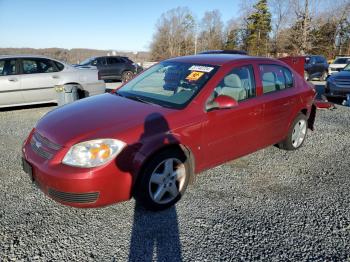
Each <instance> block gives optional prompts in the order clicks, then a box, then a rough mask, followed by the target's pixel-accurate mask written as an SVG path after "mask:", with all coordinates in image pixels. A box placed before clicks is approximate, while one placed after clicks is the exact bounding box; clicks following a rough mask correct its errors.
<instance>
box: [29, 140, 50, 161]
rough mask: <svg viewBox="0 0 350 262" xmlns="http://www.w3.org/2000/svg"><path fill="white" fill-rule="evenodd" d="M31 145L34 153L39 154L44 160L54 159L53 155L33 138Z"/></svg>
mask: <svg viewBox="0 0 350 262" xmlns="http://www.w3.org/2000/svg"><path fill="white" fill-rule="evenodd" d="M30 145H31V146H32V149H33V151H34V152H35V153H37V154H38V155H39V156H41V157H42V158H45V159H51V158H52V157H53V154H51V153H50V152H47V151H46V150H45V149H44V148H42V147H41V146H39V144H38V143H36V141H35V140H34V139H33V138H32V140H30Z"/></svg>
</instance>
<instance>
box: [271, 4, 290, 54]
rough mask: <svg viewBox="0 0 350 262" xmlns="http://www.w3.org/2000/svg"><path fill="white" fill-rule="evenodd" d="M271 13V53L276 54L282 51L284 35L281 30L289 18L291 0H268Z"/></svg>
mask: <svg viewBox="0 0 350 262" xmlns="http://www.w3.org/2000/svg"><path fill="white" fill-rule="evenodd" d="M269 6H270V10H271V15H272V20H271V24H272V53H273V54H274V55H275V56H276V55H279V53H281V52H282V49H283V42H284V39H285V38H284V35H282V34H281V30H283V29H285V28H286V26H287V25H288V22H289V20H290V19H291V17H290V15H289V13H290V8H291V0H269Z"/></svg>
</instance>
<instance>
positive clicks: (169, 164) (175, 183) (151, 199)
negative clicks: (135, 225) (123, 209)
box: [134, 150, 190, 211]
mask: <svg viewBox="0 0 350 262" xmlns="http://www.w3.org/2000/svg"><path fill="white" fill-rule="evenodd" d="M139 176H140V177H139V179H138V181H137V182H136V185H135V189H134V196H135V199H136V201H137V202H139V203H141V205H143V206H144V207H145V208H147V209H149V210H153V211H156V210H163V209H166V208H168V207H170V206H172V205H174V204H175V203H176V202H177V201H179V200H180V198H181V196H182V195H183V194H184V193H185V190H186V188H187V185H188V181H189V177H190V167H189V163H188V160H187V158H186V156H185V154H184V153H183V152H181V150H166V151H163V152H161V153H159V154H158V155H156V156H155V157H153V158H152V159H151V160H150V161H149V162H148V163H147V164H146V166H145V168H144V169H143V172H142V173H141V174H140V175H139Z"/></svg>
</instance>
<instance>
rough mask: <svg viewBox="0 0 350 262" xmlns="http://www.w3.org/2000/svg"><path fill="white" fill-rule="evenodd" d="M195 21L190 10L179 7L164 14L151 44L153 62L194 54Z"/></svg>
mask: <svg viewBox="0 0 350 262" xmlns="http://www.w3.org/2000/svg"><path fill="white" fill-rule="evenodd" d="M194 30H195V21H194V18H193V15H192V13H191V12H190V10H189V9H188V8H185V7H178V8H175V9H171V10H169V11H167V12H166V13H164V14H162V15H161V17H160V19H159V21H158V23H157V25H156V32H155V35H154V38H153V42H152V44H151V57H152V59H153V60H162V59H165V58H168V57H174V56H180V55H187V54H192V53H193V52H194V37H193V36H194Z"/></svg>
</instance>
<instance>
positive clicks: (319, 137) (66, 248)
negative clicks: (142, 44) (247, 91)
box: [0, 106, 350, 261]
mask: <svg viewBox="0 0 350 262" xmlns="http://www.w3.org/2000/svg"><path fill="white" fill-rule="evenodd" d="M51 109H53V106H49V107H36V108H24V109H19V110H7V111H4V110H3V111H0V123H1V129H0V261H7V260H23V261H29V260H30V261H48V260H50V261H63V260H65V261H67V260H73V261H95V260H97V261H128V260H129V261H140V260H145V261H150V260H152V259H153V260H157V261H218V260H230V261H236V260H245V261H251V260H268V261H287V260H294V261H304V260H315V261H339V260H340V261H350V209H349V207H350V193H349V188H350V176H349V174H350V167H349V166H350V157H349V155H350V136H349V130H350V108H346V107H342V106H337V109H336V110H333V111H330V110H326V111H318V116H317V120H316V131H315V132H309V136H308V139H307V141H306V143H305V144H304V146H303V147H302V148H301V149H300V150H298V151H295V152H285V151H281V150H279V149H277V148H276V147H269V148H267V149H264V150H261V151H259V152H256V153H254V154H251V155H249V156H247V157H244V158H241V159H238V160H236V161H233V162H230V163H227V164H225V165H221V166H219V167H216V168H213V169H211V170H209V171H206V172H204V173H202V174H200V175H199V176H198V179H197V181H196V184H195V185H194V186H191V187H189V188H188V191H187V193H186V195H185V196H184V198H183V199H182V200H181V201H180V202H179V204H178V205H177V206H176V208H172V209H169V210H166V211H163V212H160V213H151V212H148V211H145V210H143V209H142V208H140V207H137V206H135V202H134V201H133V200H132V201H129V202H125V203H121V204H117V205H113V206H109V207H106V208H101V209H74V208H70V207H65V206H62V205H60V204H58V203H56V202H54V201H52V200H50V199H49V198H47V197H46V196H44V195H43V193H41V192H40V191H39V190H38V189H36V188H35V187H34V186H33V185H32V184H31V183H30V181H29V178H28V177H27V175H26V174H25V173H24V172H22V171H21V165H20V156H21V151H20V148H21V143H22V141H23V140H24V139H25V137H26V135H27V134H28V133H29V131H30V130H31V128H32V127H33V125H34V124H35V123H36V121H37V120H38V119H39V118H40V117H41V116H42V115H43V114H45V113H46V112H48V111H49V110H51Z"/></svg>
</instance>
